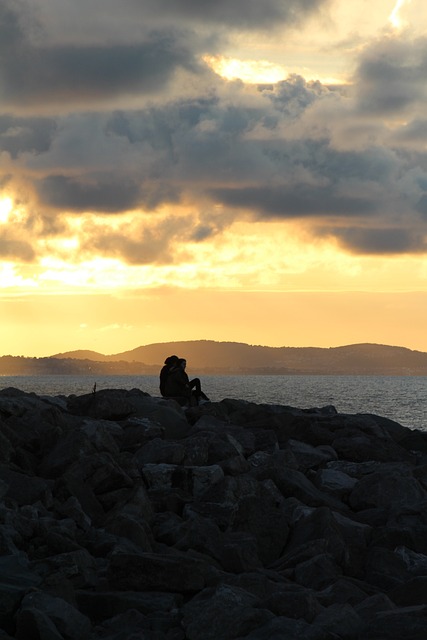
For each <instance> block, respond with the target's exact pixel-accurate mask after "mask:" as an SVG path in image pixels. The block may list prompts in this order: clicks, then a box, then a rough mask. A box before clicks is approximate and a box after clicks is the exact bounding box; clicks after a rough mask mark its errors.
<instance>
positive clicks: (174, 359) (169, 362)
mask: <svg viewBox="0 0 427 640" xmlns="http://www.w3.org/2000/svg"><path fill="white" fill-rule="evenodd" d="M178 363H179V358H178V356H169V357H168V358H166V360H165V364H167V365H168V366H169V367H173V366H174V365H177V364H178Z"/></svg>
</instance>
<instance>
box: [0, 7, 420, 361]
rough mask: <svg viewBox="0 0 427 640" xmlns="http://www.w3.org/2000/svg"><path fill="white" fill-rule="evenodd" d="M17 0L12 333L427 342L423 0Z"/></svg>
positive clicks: (5, 77) (2, 278)
mask: <svg viewBox="0 0 427 640" xmlns="http://www.w3.org/2000/svg"><path fill="white" fill-rule="evenodd" d="M250 6H251V9H250V10H248V7H247V3H246V2H245V1H244V0H227V2H225V0H224V1H220V2H217V3H211V2H200V1H198V2H196V1H194V2H187V1H186V2H184V1H182V2H181V0H176V2H175V3H173V5H171V3H169V2H166V0H156V1H154V0H144V1H143V2H140V3H135V2H133V1H132V0H124V2H121V3H107V5H106V4H105V2H104V0H93V1H92V2H90V3H87V2H84V1H83V0H76V1H75V2H73V3H70V2H67V1H66V0H55V2H52V0H31V1H30V0H22V2H19V3H16V2H14V1H13V0H5V1H4V2H1V3H0V49H1V51H2V54H3V55H2V56H0V282H1V289H0V311H1V315H0V328H1V334H0V335H1V337H2V348H1V350H0V355H8V354H10V355H26V356H47V355H51V354H54V353H58V352H64V351H68V350H73V349H93V350H96V351H99V352H102V353H105V354H112V353H119V352H121V351H124V350H128V349H133V348H135V347H137V346H139V345H143V344H150V343H154V342H169V341H175V340H177V341H178V340H195V339H210V340H221V341H241V342H247V343H249V344H262V345H271V346H322V347H328V346H339V345H344V344H353V343H360V342H375V343H383V344H393V345H400V346H405V347H409V348H411V349H417V350H421V351H427V334H426V331H425V327H426V325H427V118H426V115H425V102H426V99H427V88H426V82H425V59H426V52H427V15H426V12H425V11H424V5H423V4H422V3H421V0H397V1H396V0H391V1H386V0H373V1H372V2H369V3H368V2H366V1H362V2H360V1H358V2H356V0H350V1H349V2H348V1H347V2H344V0H310V1H309V2H304V3H301V2H299V1H298V0H265V1H264V2H263V3H259V4H254V3H252V4H251V5H250Z"/></svg>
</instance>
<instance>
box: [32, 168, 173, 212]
mask: <svg viewBox="0 0 427 640" xmlns="http://www.w3.org/2000/svg"><path fill="white" fill-rule="evenodd" d="M36 188H37V191H38V195H39V197H40V199H41V201H42V202H43V203H44V204H45V205H47V206H49V207H52V208H54V209H58V210H65V211H73V212H76V213H81V212H86V211H95V212H100V213H122V212H123V211H127V210H129V209H134V208H136V207H138V206H139V207H145V208H147V209H154V208H156V207H157V206H158V205H159V204H162V203H164V202H177V201H178V200H179V194H178V193H177V192H176V191H174V190H173V188H172V187H171V186H170V185H162V184H161V183H160V184H158V183H155V184H149V185H144V183H143V182H142V183H141V182H135V181H132V180H131V179H130V178H128V177H121V178H120V177H118V176H115V175H112V174H106V173H104V174H102V175H100V176H98V175H95V176H94V175H92V176H84V177H80V178H75V177H73V178H71V177H67V176H63V175H51V176H48V177H47V178H44V179H43V180H41V181H40V182H39V183H36Z"/></svg>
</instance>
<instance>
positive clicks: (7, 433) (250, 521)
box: [0, 389, 427, 640]
mask: <svg viewBox="0 0 427 640" xmlns="http://www.w3.org/2000/svg"><path fill="white" fill-rule="evenodd" d="M426 507H427V433H424V432H422V431H417V430H410V429H407V428H405V427H403V426H401V425H399V424H397V423H395V422H392V421H390V420H388V419H385V418H382V417H380V416H375V415H370V414H357V415H348V414H338V413H337V412H336V410H335V409H334V407H324V408H313V409H310V410H302V409H298V408H293V407H285V406H277V405H261V404H253V403H249V402H245V401H242V400H232V399H225V400H223V401H221V402H217V403H214V402H212V403H207V404H205V405H203V406H200V407H196V408H192V409H189V410H187V411H184V410H183V409H181V408H180V407H179V405H178V404H177V403H175V402H174V401H173V400H165V399H161V398H154V397H151V396H149V395H148V394H146V393H144V392H143V391H140V390H138V389H133V390H131V391H126V390H120V389H110V390H102V391H99V392H97V393H96V394H95V393H94V394H88V395H84V396H68V397H65V396H57V397H47V396H37V395H35V394H28V393H24V392H22V391H20V390H17V389H3V390H2V391H0V640H10V639H11V638H16V639H17V640H95V639H98V638H100V639H103V640H136V639H139V640H229V639H230V640H231V639H236V640H237V639H238V640H242V639H247V640H283V639H286V640H294V639H295V640H334V639H342V640H347V639H349V640H394V639H396V640H397V639H399V640H400V639H401V638H405V640H421V639H423V640H424V639H425V638H426V637H427V510H426Z"/></svg>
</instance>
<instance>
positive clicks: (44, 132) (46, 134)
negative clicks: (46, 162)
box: [0, 115, 56, 158]
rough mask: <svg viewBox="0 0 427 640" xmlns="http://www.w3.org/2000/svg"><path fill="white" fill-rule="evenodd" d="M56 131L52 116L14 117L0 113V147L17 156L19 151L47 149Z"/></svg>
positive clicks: (42, 150)
mask: <svg viewBox="0 0 427 640" xmlns="http://www.w3.org/2000/svg"><path fill="white" fill-rule="evenodd" d="M55 131H56V122H55V120H54V119H52V118H15V117H13V116H10V115H0V149H1V150H2V151H6V152H8V153H10V155H11V157H12V158H17V157H18V156H19V155H20V154H21V153H26V152H30V153H36V154H38V153H42V152H46V151H48V150H49V148H50V145H51V143H52V140H53V137H54V134H55Z"/></svg>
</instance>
